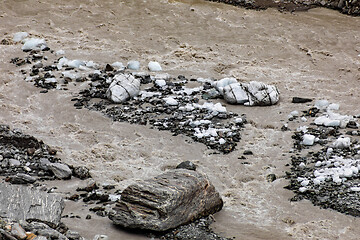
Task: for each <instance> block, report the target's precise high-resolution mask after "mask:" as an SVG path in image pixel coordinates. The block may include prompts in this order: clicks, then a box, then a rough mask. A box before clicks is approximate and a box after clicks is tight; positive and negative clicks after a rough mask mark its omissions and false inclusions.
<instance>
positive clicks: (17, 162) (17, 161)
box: [9, 159, 21, 167]
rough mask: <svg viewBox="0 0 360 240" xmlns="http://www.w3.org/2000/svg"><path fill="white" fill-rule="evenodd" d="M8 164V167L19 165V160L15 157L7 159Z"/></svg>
mask: <svg viewBox="0 0 360 240" xmlns="http://www.w3.org/2000/svg"><path fill="white" fill-rule="evenodd" d="M9 165H10V167H19V166H20V165H21V162H20V161H19V160H16V159H9Z"/></svg>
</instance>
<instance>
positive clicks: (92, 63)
mask: <svg viewBox="0 0 360 240" xmlns="http://www.w3.org/2000/svg"><path fill="white" fill-rule="evenodd" d="M85 66H86V67H88V68H96V67H97V66H98V65H97V64H96V63H94V62H93V61H88V62H86V64H85Z"/></svg>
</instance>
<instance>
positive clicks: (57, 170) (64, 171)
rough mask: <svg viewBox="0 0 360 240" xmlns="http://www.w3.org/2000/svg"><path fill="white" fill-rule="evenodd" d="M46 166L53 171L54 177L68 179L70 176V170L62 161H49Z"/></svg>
mask: <svg viewBox="0 0 360 240" xmlns="http://www.w3.org/2000/svg"><path fill="white" fill-rule="evenodd" d="M48 168H49V169H50V170H51V171H52V172H53V173H54V175H55V177H57V178H59V179H68V178H70V177H71V174H72V171H71V169H70V168H69V166H68V165H66V164H62V163H51V164H49V165H48Z"/></svg>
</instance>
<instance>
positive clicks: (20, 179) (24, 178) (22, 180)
mask: <svg viewBox="0 0 360 240" xmlns="http://www.w3.org/2000/svg"><path fill="white" fill-rule="evenodd" d="M35 181H36V178H34V177H32V176H30V175H27V174H24V173H18V174H16V175H15V176H11V177H10V180H9V182H10V183H12V184H27V183H34V182H35Z"/></svg>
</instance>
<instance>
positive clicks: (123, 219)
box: [109, 169, 223, 231]
mask: <svg viewBox="0 0 360 240" xmlns="http://www.w3.org/2000/svg"><path fill="white" fill-rule="evenodd" d="M222 206H223V201H222V199H221V197H220V195H219V193H218V192H217V191H216V190H215V187H214V186H213V185H212V184H211V183H210V181H209V179H208V178H207V177H206V176H205V175H203V174H201V173H198V172H195V171H191V170H187V169H176V170H171V171H169V172H166V173H164V174H161V175H159V176H157V177H155V178H153V179H149V180H144V181H140V182H138V183H136V184H133V185H130V186H128V187H127V188H126V189H125V190H124V191H123V192H122V194H121V200H120V201H119V203H118V204H117V206H116V207H115V208H114V210H115V211H114V212H112V213H110V215H109V218H110V219H111V220H112V221H113V222H114V223H115V224H117V225H120V226H122V227H125V228H132V229H137V228H138V229H146V230H153V231H166V230H168V229H172V228H175V227H177V226H180V225H182V224H185V223H189V222H191V221H193V220H196V219H198V218H200V217H204V216H208V215H209V214H213V213H215V212H218V211H220V210H221V208H222Z"/></svg>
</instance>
